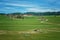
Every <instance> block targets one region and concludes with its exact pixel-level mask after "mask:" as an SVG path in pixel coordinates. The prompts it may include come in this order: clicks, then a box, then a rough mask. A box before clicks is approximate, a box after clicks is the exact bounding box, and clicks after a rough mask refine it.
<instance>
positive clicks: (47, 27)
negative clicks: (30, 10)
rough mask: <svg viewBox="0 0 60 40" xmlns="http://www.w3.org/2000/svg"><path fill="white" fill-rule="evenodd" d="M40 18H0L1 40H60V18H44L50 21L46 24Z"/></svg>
mask: <svg viewBox="0 0 60 40" xmlns="http://www.w3.org/2000/svg"><path fill="white" fill-rule="evenodd" d="M40 17H41V16H32V17H25V18H24V19H16V18H14V19H12V18H9V17H8V16H0V40H60V16H57V17H54V16H44V17H45V18H46V19H48V21H47V22H46V21H44V23H41V21H40V20H38V19H40ZM35 29H37V30H39V31H34V30H35Z"/></svg>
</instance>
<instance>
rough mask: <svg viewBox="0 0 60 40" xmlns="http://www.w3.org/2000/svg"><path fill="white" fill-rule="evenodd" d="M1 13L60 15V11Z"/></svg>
mask: <svg viewBox="0 0 60 40" xmlns="http://www.w3.org/2000/svg"><path fill="white" fill-rule="evenodd" d="M0 15H36V16H44V15H60V11H58V12H26V13H21V12H15V13H7V14H6V13H0Z"/></svg>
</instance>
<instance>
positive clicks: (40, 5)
mask: <svg viewBox="0 0 60 40" xmlns="http://www.w3.org/2000/svg"><path fill="white" fill-rule="evenodd" d="M46 11H51V12H52V11H60V0H0V13H13V12H46Z"/></svg>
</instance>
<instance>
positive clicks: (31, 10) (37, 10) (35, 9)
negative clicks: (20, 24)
mask: <svg viewBox="0 0 60 40" xmlns="http://www.w3.org/2000/svg"><path fill="white" fill-rule="evenodd" d="M26 10H27V11H28V12H47V11H50V12H53V11H58V9H57V10H53V9H38V8H27V9H26Z"/></svg>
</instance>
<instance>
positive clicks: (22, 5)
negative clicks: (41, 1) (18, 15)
mask: <svg viewBox="0 0 60 40" xmlns="http://www.w3.org/2000/svg"><path fill="white" fill-rule="evenodd" d="M5 5H10V6H19V7H34V5H31V4H15V3H5Z"/></svg>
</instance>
